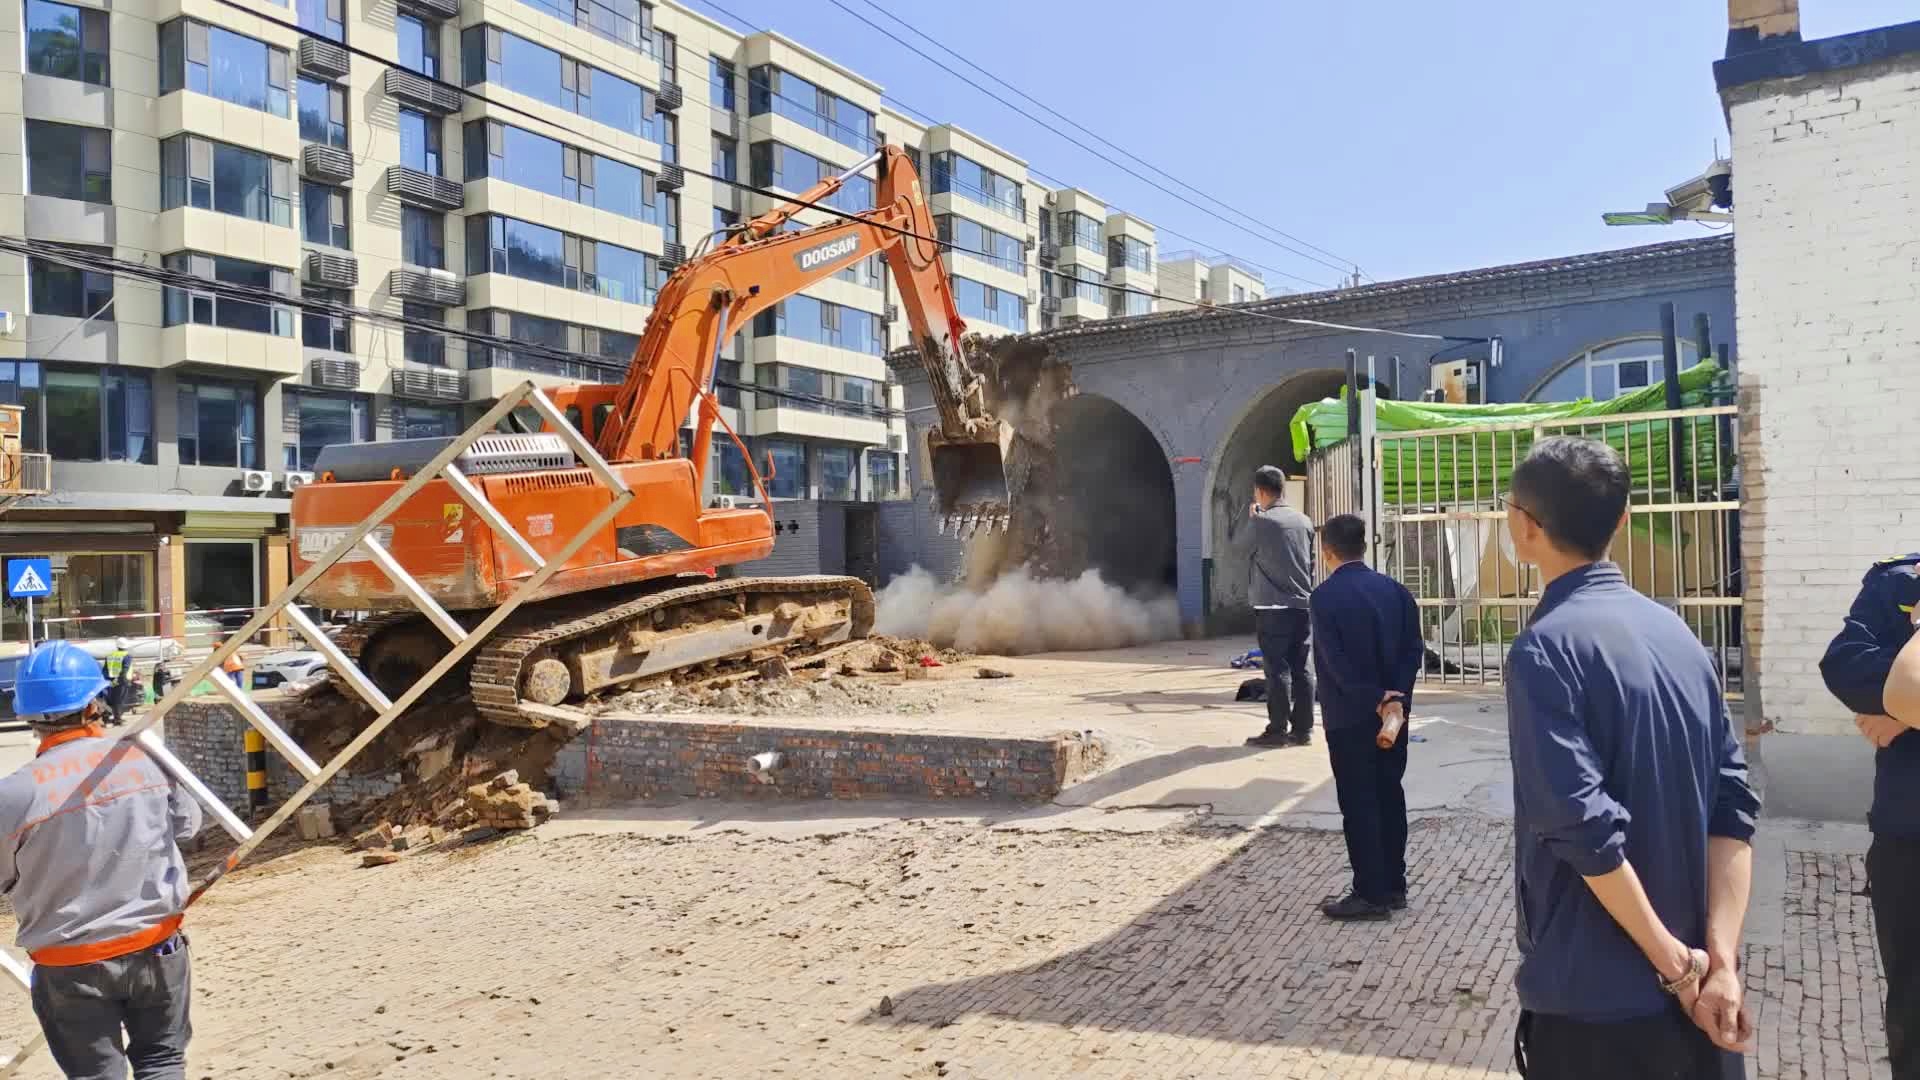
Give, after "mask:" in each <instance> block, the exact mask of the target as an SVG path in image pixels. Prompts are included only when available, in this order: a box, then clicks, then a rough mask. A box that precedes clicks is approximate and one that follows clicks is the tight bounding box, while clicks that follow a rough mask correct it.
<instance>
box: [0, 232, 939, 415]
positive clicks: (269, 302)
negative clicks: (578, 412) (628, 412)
mask: <svg viewBox="0 0 1920 1080" xmlns="http://www.w3.org/2000/svg"><path fill="white" fill-rule="evenodd" d="M0 252H12V253H14V254H17V255H23V256H26V257H28V258H33V259H39V260H41V261H43V262H52V263H56V264H59V265H63V266H70V267H73V268H75V269H79V270H84V271H88V272H90V273H96V274H108V275H111V276H113V277H116V278H120V279H122V280H130V281H141V282H146V283H150V284H158V285H160V286H162V287H163V288H174V289H184V290H188V291H191V292H198V293H207V294H210V295H213V296H215V297H216V298H220V299H227V300H233V301H236V302H239V303H246V304H255V305H259V306H262V307H288V308H298V309H300V310H301V311H303V312H307V313H310V314H316V315H323V316H326V317H328V318H334V319H359V320H363V321H367V322H374V323H385V324H390V325H394V326H399V327H402V328H404V329H408V330H418V331H422V332H426V333H432V334H438V335H442V336H445V337H449V338H453V339H456V340H459V341H462V342H463V343H466V344H471V345H479V346H482V347H487V348H498V349H506V350H508V351H510V352H513V353H515V354H517V355H520V356H527V357H532V358H535V359H543V360H552V361H554V362H556V363H560V364H566V365H571V366H574V367H580V368H590V369H596V370H597V371H598V373H599V374H601V375H604V376H607V379H606V381H607V382H609V383H617V382H619V381H620V380H622V379H623V378H625V377H626V373H627V369H628V365H627V364H623V363H621V362H620V361H618V360H612V359H596V358H592V357H588V356H585V355H584V354H581V353H574V352H569V351H567V350H565V349H561V348H558V347H556V346H551V345H543V344H541V343H539V342H531V341H522V340H521V339H519V338H511V337H501V336H499V335H496V334H488V333H484V332H481V331H478V330H470V329H464V328H461V327H458V326H454V325H452V324H449V323H439V322H434V321H433V320H431V319H423V318H419V317H416V316H410V315H395V314H392V313H391V312H385V311H379V310H376V309H373V308H363V307H356V306H354V305H352V304H343V303H340V302H338V301H333V300H321V299H317V298H314V297H307V296H299V297H295V296H288V295H285V294H282V293H277V292H274V291H273V290H271V289H268V288H263V287H261V286H257V285H242V284H239V283H236V282H230V281H220V280H219V279H217V278H208V277H201V276H199V275H197V274H189V273H185V272H182V271H177V270H166V269H163V268H159V267H153V266H149V265H147V264H146V263H139V262H131V261H128V260H124V259H117V258H113V257H111V256H106V255H96V254H94V253H91V252H81V251H74V250H72V249H70V248H66V247H63V246H60V245H55V244H51V243H50V242H47V241H37V240H22V239H18V238H15V237H0ZM112 302H113V301H112V300H109V301H108V302H107V303H108V304H111V303H112ZM106 308H107V305H105V304H103V305H101V307H100V309H99V311H96V312H94V314H93V315H92V316H89V319H91V318H94V317H97V316H98V315H99V314H100V313H101V312H104V311H105V310H106ZM81 325H84V321H83V323H82V324H81ZM74 329H76V330H77V329H78V326H76V327H75V328H74ZM72 332H73V331H71V330H70V331H69V332H68V333H69V335H70V334H71V333H72ZM64 340H65V339H64V338H63V339H62V342H63V343H64ZM48 351H49V352H57V351H58V347H57V346H56V347H55V348H54V349H51V350H48ZM29 359H40V358H39V357H29ZM423 366H428V367H431V366H432V365H423ZM714 384H715V385H716V386H719V387H722V388H725V389H729V390H741V391H746V392H751V393H756V394H765V395H767V396H769V397H774V398H778V399H780V400H784V401H792V402H795V403H798V404H810V405H816V406H820V407H823V408H829V409H833V410H836V411H840V410H844V411H846V412H848V413H853V414H857V415H864V416H872V417H881V418H889V419H890V418H893V417H896V416H900V415H903V414H901V413H900V412H899V411H897V410H892V409H889V408H888V407H886V406H882V405H877V404H871V403H865V402H857V401H848V400H846V399H843V398H835V397H828V396H825V395H821V394H810V393H807V392H806V391H802V390H791V389H787V388H784V387H775V386H767V385H764V384H760V383H743V382H740V381H738V380H734V379H727V378H721V377H716V378H715V379H714ZM398 396H402V397H404V395H398ZM423 400H424V399H423ZM436 400H437V399H436Z"/></svg>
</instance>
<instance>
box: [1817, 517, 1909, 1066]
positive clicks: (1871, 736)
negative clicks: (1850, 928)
mask: <svg viewBox="0 0 1920 1080" xmlns="http://www.w3.org/2000/svg"><path fill="white" fill-rule="evenodd" d="M1916 611H1920V554H1913V555H1896V556H1894V557H1892V558H1889V559H1882V560H1880V561H1879V562H1877V563H1875V564H1874V565H1873V568H1872V569H1870V570H1868V571H1867V576H1866V578H1865V579H1864V580H1862V581H1861V582H1860V592H1859V594H1858V595H1856V596H1855V597H1854V600H1853V608H1852V610H1850V611H1849V612H1848V613H1847V621H1846V624H1845V625H1844V626H1842V627H1841V629H1840V634H1839V636H1837V637H1835V638H1834V639H1833V644H1832V645H1830V646H1828V647H1827V655H1826V656H1824V657H1822V658H1821V660H1820V674H1821V675H1822V676H1823V677H1824V678H1825V679H1826V681H1827V689H1829V690H1831V691H1833V696H1834V697H1837V698H1839V699H1840V702H1841V703H1842V704H1844V705H1845V706H1846V707H1847V708H1849V709H1852V710H1853V711H1854V713H1855V714H1856V719H1855V724H1856V725H1857V726H1858V727H1859V729H1860V734H1862V735H1863V736H1865V737H1866V739H1867V741H1868V742H1870V743H1872V744H1873V746H1874V748H1875V753H1874V768H1873V808H1872V810H1870V811H1869V812H1868V814H1867V825H1868V827H1869V828H1871V829H1872V830H1873V844H1872V846H1871V847H1869V848H1868V849H1867V880H1868V881H1869V882H1870V883H1871V886H1872V889H1873V926H1874V931H1875V934H1876V936H1878V938H1879V939H1880V963H1881V965H1882V966H1883V967H1885V968H1886V971H1887V1002H1886V1013H1887V1056H1888V1058H1889V1059H1891V1060H1892V1063H1893V1075H1894V1080H1920V923H1916V922H1915V921H1914V918H1913V912H1914V911H1915V910H1916V908H1917V907H1920V735H1914V734H1913V733H1912V729H1913V728H1914V727H1920V712H1915V711H1914V710H1913V709H1911V708H1902V707H1901V706H1900V705H1899V704H1896V703H1895V702H1894V701H1892V700H1890V699H1891V698H1892V697H1893V694H1892V693H1890V690H1891V689H1892V688H1890V687H1889V685H1888V676H1889V674H1890V673H1891V672H1892V671H1893V668H1894V660H1895V658H1896V657H1897V656H1898V655H1899V654H1900V651H1901V649H1902V648H1903V647H1904V646H1906V644H1907V643H1908V642H1909V641H1910V640H1912V638H1913V636H1914V632H1913V624H1914V618H1915V614H1914V613H1915V612H1916Z"/></svg>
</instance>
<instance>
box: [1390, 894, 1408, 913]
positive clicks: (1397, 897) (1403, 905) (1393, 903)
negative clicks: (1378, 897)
mask: <svg viewBox="0 0 1920 1080" xmlns="http://www.w3.org/2000/svg"><path fill="white" fill-rule="evenodd" d="M1387 906H1388V907H1389V908H1392V909H1393V910H1395V911H1405V910H1407V894H1406V893H1403V892H1397V893H1388V894H1387Z"/></svg>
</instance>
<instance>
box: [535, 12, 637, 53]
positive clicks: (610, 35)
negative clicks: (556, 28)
mask: <svg viewBox="0 0 1920 1080" xmlns="http://www.w3.org/2000/svg"><path fill="white" fill-rule="evenodd" d="M522 2H523V3H525V4H526V5H527V6H528V7H533V8H538V9H540V10H541V11H544V12H546V13H547V14H549V15H551V16H553V17H554V18H556V19H559V20H560V21H561V22H565V23H571V24H573V25H574V26H583V27H585V28H587V29H588V30H591V31H592V32H594V33H596V34H598V35H600V36H601V37H603V38H606V39H607V40H608V41H617V42H619V43H620V44H622V45H625V46H626V47H628V48H629V49H634V50H637V51H639V52H642V53H645V54H647V55H648V56H653V55H654V54H655V51H656V50H655V49H654V47H653V43H652V36H653V8H651V7H649V6H648V5H646V4H643V3H641V2H640V0H592V2H591V3H585V4H576V3H573V2H570V0H522Z"/></svg>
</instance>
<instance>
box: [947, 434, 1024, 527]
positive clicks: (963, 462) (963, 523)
mask: <svg viewBox="0 0 1920 1080" xmlns="http://www.w3.org/2000/svg"><path fill="white" fill-rule="evenodd" d="M1012 443H1013V428H1011V427H1009V426H1008V425H1007V424H1006V423H1005V422H1004V421H995V422H994V424H993V425H992V426H991V427H989V428H987V429H985V430H983V431H981V432H979V433H978V434H977V435H975V436H972V437H968V438H960V439H955V438H951V437H948V436H947V435H945V434H944V433H943V432H941V431H940V429H939V428H938V427H937V426H936V427H934V428H931V429H929V430H928V431H927V460H928V461H929V462H931V463H932V466H933V490H934V499H935V505H934V512H935V514H936V515H937V516H938V517H939V519H940V531H941V532H942V533H946V534H951V535H954V536H960V537H968V536H972V535H973V534H974V533H976V532H979V531H980V530H982V529H985V530H988V531H992V530H994V529H1004V528H1006V527H1007V522H1008V519H1009V517H1010V516H1011V514H1012V507H1011V505H1010V503H1009V500H1008V496H1007V448H1008V447H1009V446H1010V445H1012Z"/></svg>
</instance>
